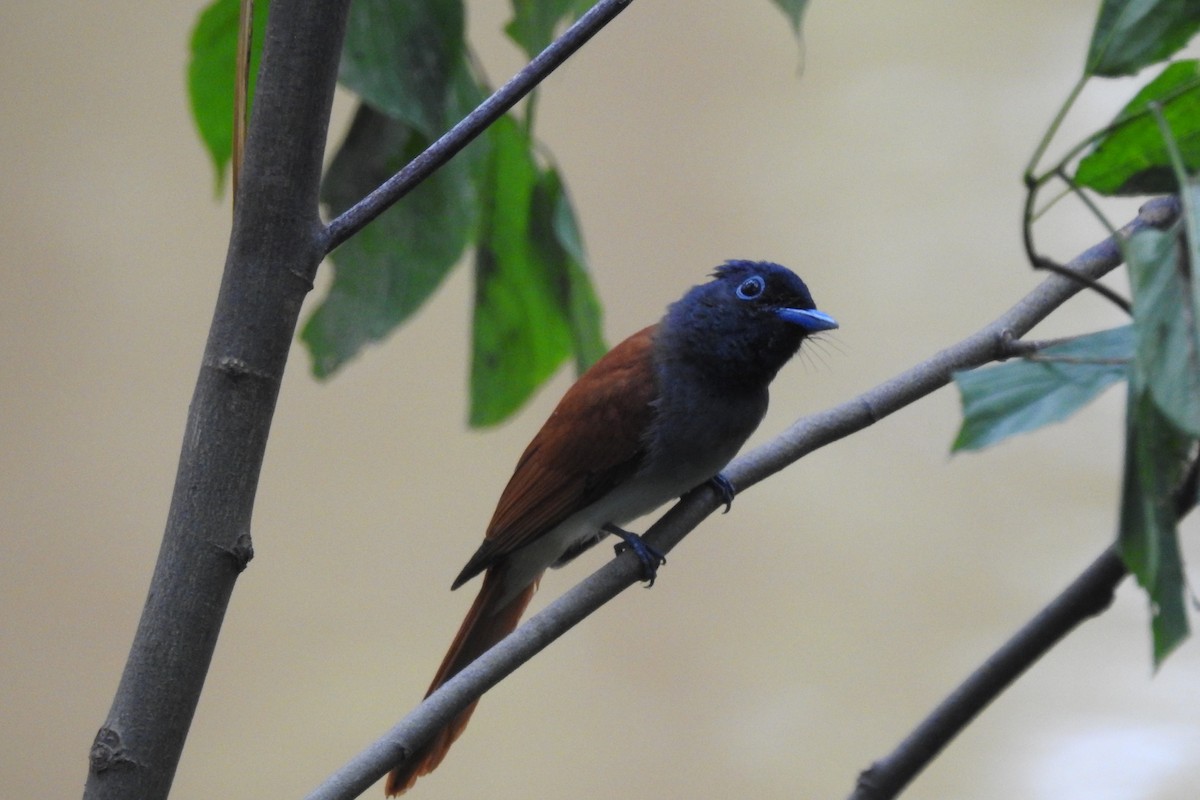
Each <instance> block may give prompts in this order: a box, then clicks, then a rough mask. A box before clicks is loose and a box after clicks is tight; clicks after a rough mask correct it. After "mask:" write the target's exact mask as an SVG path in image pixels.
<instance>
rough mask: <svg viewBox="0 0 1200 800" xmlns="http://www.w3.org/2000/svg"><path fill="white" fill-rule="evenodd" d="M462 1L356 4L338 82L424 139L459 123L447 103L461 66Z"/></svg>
mask: <svg viewBox="0 0 1200 800" xmlns="http://www.w3.org/2000/svg"><path fill="white" fill-rule="evenodd" d="M463 30H464V23H463V6H462V0H355V2H353V3H352V4H351V5H350V17H349V19H348V21H347V26H346V41H345V44H344V45H343V47H342V62H341V67H340V70H339V73H338V79H339V80H340V81H341V83H342V85H344V86H346V87H347V88H349V89H352V90H353V91H355V92H357V93H358V94H359V95H360V96H361V97H362V98H363V100H365V101H366V102H367V103H369V104H371V105H372V106H374V107H375V108H377V109H379V110H380V111H382V112H384V113H385V114H387V115H388V116H390V117H393V118H394V119H398V120H400V121H402V122H406V123H408V125H409V126H410V127H412V128H414V129H416V130H417V131H418V132H419V133H422V134H424V135H425V136H426V137H427V138H433V137H436V136H438V135H440V134H441V133H443V132H444V131H445V130H446V129H447V128H449V127H450V125H452V124H453V123H455V122H457V121H458V120H457V119H456V118H455V119H452V118H451V117H453V116H454V114H453V111H454V109H452V108H451V103H450V101H449V99H448V98H450V97H451V95H452V91H453V83H454V81H455V79H456V78H455V76H456V74H457V73H459V72H460V71H461V70H463V69H464V67H463V58H464V46H463Z"/></svg>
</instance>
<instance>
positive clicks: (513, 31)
mask: <svg viewBox="0 0 1200 800" xmlns="http://www.w3.org/2000/svg"><path fill="white" fill-rule="evenodd" d="M591 7H592V0H512V9H513V17H512V19H511V20H510V21H509V23H508V24H507V25H505V26H504V32H505V33H506V34H508V38H510V39H512V40H513V41H514V42H516V44H517V45H518V46H519V47H520V48H521V49H522V50H524V51H525V55H527V56H529V57H530V58H533V57H534V56H536V55H537V54H538V53H540V52H542V51H543V50H545V49H546V46H547V45H549V44H550V43H551V42H552V41H554V36H555V34H556V33H557V31H558V28H559V26H560V25H562V24H563V23H565V22H571V21H574V20H575V19H577V18H579V17H580V16H582V15H583V14H584V12H586V11H587V10H588V9H589V8H591Z"/></svg>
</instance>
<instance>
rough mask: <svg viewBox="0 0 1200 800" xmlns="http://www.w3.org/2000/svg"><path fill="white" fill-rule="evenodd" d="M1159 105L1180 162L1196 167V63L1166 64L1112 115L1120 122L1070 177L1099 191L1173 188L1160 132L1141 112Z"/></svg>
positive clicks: (1199, 99) (1199, 155) (1199, 131)
mask: <svg viewBox="0 0 1200 800" xmlns="http://www.w3.org/2000/svg"><path fill="white" fill-rule="evenodd" d="M1151 102H1158V103H1161V104H1162V108H1163V116H1164V117H1165V119H1166V121H1167V124H1168V125H1170V127H1171V132H1172V134H1173V135H1174V137H1175V140H1176V141H1177V142H1178V144H1179V149H1180V152H1181V154H1182V156H1183V160H1184V164H1185V166H1186V167H1187V168H1189V169H1193V170H1194V169H1197V168H1200V62H1197V61H1180V62H1177V63H1175V64H1171V65H1170V66H1168V67H1167V68H1166V69H1164V70H1163V71H1162V73H1161V74H1160V75H1159V76H1158V77H1157V78H1155V79H1154V80H1152V81H1151V82H1150V83H1149V84H1147V85H1146V86H1145V87H1144V88H1143V89H1142V90H1141V91H1140V92H1138V93H1137V95H1136V96H1135V97H1134V98H1133V100H1132V101H1130V103H1129V104H1128V105H1126V106H1125V108H1123V109H1122V110H1121V113H1120V114H1118V115H1117V118H1116V120H1115V121H1114V124H1116V123H1120V122H1122V121H1123V120H1130V121H1129V122H1124V124H1121V125H1120V126H1119V127H1116V128H1115V129H1114V130H1113V131H1112V132H1111V133H1110V134H1109V135H1108V136H1106V137H1105V138H1104V139H1102V140H1101V141H1100V142H1099V143H1098V144H1097V146H1096V148H1095V150H1093V151H1092V152H1091V153H1090V154H1089V155H1087V156H1086V157H1085V158H1084V159H1083V160H1081V161H1080V162H1079V166H1078V167H1077V168H1076V170H1075V181H1076V182H1077V183H1078V184H1080V185H1081V186H1087V187H1090V188H1092V189H1095V190H1096V191H1097V192H1100V193H1101V194H1152V193H1159V192H1174V191H1176V187H1177V186H1178V183H1177V181H1176V180H1175V175H1174V173H1173V172H1172V170H1171V160H1170V157H1169V155H1168V152H1167V147H1166V144H1165V143H1164V142H1163V136H1162V131H1161V130H1160V129H1159V126H1158V124H1157V123H1156V121H1155V120H1154V117H1153V116H1151V115H1150V114H1148V113H1146V109H1147V106H1148V104H1149V103H1151Z"/></svg>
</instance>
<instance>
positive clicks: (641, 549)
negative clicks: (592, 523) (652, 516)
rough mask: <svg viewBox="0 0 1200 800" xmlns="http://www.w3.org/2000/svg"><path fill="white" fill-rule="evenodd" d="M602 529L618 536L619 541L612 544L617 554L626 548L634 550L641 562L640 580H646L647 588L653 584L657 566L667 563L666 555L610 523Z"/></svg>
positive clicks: (635, 535)
mask: <svg viewBox="0 0 1200 800" xmlns="http://www.w3.org/2000/svg"><path fill="white" fill-rule="evenodd" d="M603 530H604V531H605V532H606V533H611V534H613V535H614V536H618V537H620V539H621V543H620V544H618V545H614V546H613V550H614V551H616V554H617V555H621V553H624V552H625V551H626V550H632V551H633V552H634V555H636V556H637V557H638V560H639V561H641V562H642V580H644V581H646V588H647V589H649V588H650V587H651V586H653V585H654V581H655V579H656V578H657V577H658V568H659V567H661V566H662V565H664V564H666V563H667V557H666V556H664V555H663V554H662V553H660V552H659V551H658V550H656V549H655V548H653V547H651V546H650V545H648V544H646V541H645V540H644V539H642V537H641V536H638V535H637V534H636V533H630V532H629V531H627V530H625V529H623V528H618V527H617V526H616V525H612V524H608V525H605V526H604V528H603Z"/></svg>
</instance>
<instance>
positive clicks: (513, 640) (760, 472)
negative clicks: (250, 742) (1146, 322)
mask: <svg viewBox="0 0 1200 800" xmlns="http://www.w3.org/2000/svg"><path fill="white" fill-rule="evenodd" d="M1178 216H1179V203H1178V201H1177V200H1175V199H1174V198H1158V199H1155V200H1151V201H1150V202H1148V203H1146V204H1145V205H1144V206H1143V207H1142V209H1141V210H1140V212H1139V214H1138V216H1137V217H1136V218H1135V219H1134V220H1133V221H1132V222H1130V223H1129V224H1128V225H1126V226H1125V227H1124V228H1122V229H1121V230H1120V231H1118V235H1117V236H1116V237H1110V238H1108V239H1105V240H1104V241H1102V242H1100V243H1099V244H1097V245H1095V246H1094V247H1092V248H1090V249H1089V250H1087V251H1085V252H1084V253H1082V254H1081V255H1079V256H1078V257H1076V258H1075V259H1074V260H1072V261H1071V262H1070V263H1069V264H1068V265H1067V266H1068V268H1070V269H1072V270H1075V271H1077V272H1078V273H1079V274H1081V275H1083V276H1086V277H1088V278H1090V279H1094V278H1098V277H1100V276H1102V275H1104V274H1105V273H1107V272H1109V271H1111V270H1112V269H1114V268H1116V267H1117V266H1119V265H1120V264H1121V263H1122V256H1121V244H1120V240H1122V239H1124V238H1127V237H1129V236H1131V235H1133V234H1134V233H1135V232H1137V231H1139V230H1145V229H1147V228H1163V227H1166V226H1168V225H1169V224H1171V223H1172V222H1173V221H1174V220H1175V219H1176V218H1178ZM1081 289H1082V284H1080V283H1079V282H1078V281H1077V280H1074V279H1072V278H1067V277H1063V276H1061V275H1057V274H1056V275H1052V276H1050V277H1049V278H1047V279H1046V280H1045V281H1043V282H1042V283H1041V284H1039V285H1038V286H1037V288H1035V289H1034V290H1033V291H1032V292H1030V293H1029V294H1028V295H1026V296H1025V298H1023V299H1022V300H1021V301H1020V302H1018V303H1017V304H1016V305H1015V306H1013V307H1012V308H1011V309H1010V310H1009V311H1008V312H1007V313H1005V314H1004V315H1003V316H1001V317H1000V318H998V319H997V320H995V321H994V322H992V323H991V324H990V325H988V326H987V327H985V328H983V329H982V330H980V331H978V332H977V333H975V334H973V335H972V336H970V337H968V338H966V339H964V340H962V341H961V342H959V343H958V344H956V345H954V346H952V347H949V348H947V349H945V350H943V351H941V352H940V353H938V354H936V355H935V356H933V357H932V358H930V359H928V360H927V361H924V362H922V363H921V364H918V365H917V366H915V367H913V368H912V369H909V370H908V371H906V372H904V373H901V374H900V375H898V376H896V377H895V378H892V379H891V380H889V381H887V382H885V383H883V384H880V385H879V386H877V387H875V388H874V389H871V390H870V391H868V392H866V393H864V394H862V395H860V396H859V397H857V398H854V399H853V400H850V401H849V402H847V403H843V404H841V405H839V406H836V407H834V408H832V409H829V410H828V411H824V412H821V413H818V414H814V415H811V416H809V417H805V418H803V419H801V420H799V421H798V422H796V423H795V424H794V425H792V426H791V427H790V428H789V429H788V430H787V431H785V432H784V433H783V434H782V435H781V436H779V437H778V438H776V439H774V440H773V441H771V442H768V443H767V444H765V445H763V446H761V447H759V448H757V449H755V450H753V451H751V452H749V453H747V454H746V455H745V456H742V457H741V458H738V459H737V460H735V461H734V462H733V463H732V464H730V465H729V467H728V468H727V469H726V470H725V475H726V477H727V478H729V480H730V481H731V482H732V483H733V484H734V485H735V486H736V487H738V488H739V491H741V490H745V489H746V488H748V487H750V486H752V485H753V484H755V483H757V482H758V481H760V480H762V479H764V478H766V477H768V476H769V475H772V474H774V473H776V472H778V471H780V470H782V469H783V468H784V467H786V466H788V465H790V464H792V463H793V462H795V461H798V460H799V459H800V458H802V457H803V456H805V455H807V454H808V453H810V452H812V451H813V450H816V449H817V448H819V447H823V446H824V445H827V444H830V443H832V442H835V441H837V440H838V439H841V438H842V437H844V436H848V435H850V434H852V433H855V432H856V431H859V430H862V429H863V428H866V427H867V426H869V425H871V424H873V423H875V422H877V421H879V420H880V419H882V418H884V417H885V416H887V415H888V414H891V413H892V412H894V411H897V410H899V409H900V408H903V407H904V406H906V405H908V404H910V403H912V402H914V401H916V400H919V399H920V398H922V397H924V396H925V395H928V394H930V393H932V392H933V391H935V390H937V389H939V388H941V387H942V386H945V385H946V384H947V383H948V382H949V381H950V380H951V375H952V374H953V373H954V372H956V371H959V370H965V369H971V368H973V367H977V366H979V365H981V364H984V363H987V362H988V361H991V360H994V359H996V358H1000V357H1004V356H1005V355H1006V354H1008V352H1009V351H1008V344H1007V343H1008V342H1010V341H1011V339H1012V338H1014V337H1020V336H1023V335H1024V334H1025V333H1027V332H1028V331H1029V330H1030V329H1031V328H1033V326H1034V325H1036V324H1037V323H1038V322H1040V321H1041V320H1043V319H1045V317H1046V316H1048V315H1049V314H1050V313H1051V312H1052V311H1053V310H1054V309H1056V308H1057V307H1058V306H1060V305H1062V304H1063V303H1064V302H1066V301H1067V300H1068V299H1069V298H1071V297H1072V296H1073V295H1075V294H1076V293H1077V292H1079V291H1080V290H1081ZM721 505H722V500H721V498H720V497H719V495H718V492H716V491H715V490H713V489H711V488H709V487H708V486H704V487H700V488H698V489H696V490H695V491H693V492H691V493H690V494H688V495H687V496H686V497H684V498H683V499H682V500H681V501H680V502H679V503H677V504H676V505H675V506H674V507H673V508H671V509H670V510H669V511H668V512H667V513H666V514H665V515H663V517H662V518H661V519H660V520H659V521H658V522H656V523H655V524H654V525H653V526H652V527H651V528H650V530H649V531H647V533H646V540H647V542H648V543H650V544H651V545H653V546H654V547H655V548H657V549H658V550H660V551H662V552H664V553H665V552H667V551H669V550H670V549H672V548H673V547H674V546H675V545H676V544H678V543H679V542H680V541H681V540H682V539H683V538H684V537H685V536H686V535H687V534H688V533H689V532H690V531H691V530H692V529H694V528H695V527H696V526H697V525H698V524H699V523H700V522H702V521H703V520H704V519H705V518H706V517H707V516H708V515H709V514H711V513H713V511H715V510H716V509H717V508H720V507H721ZM1101 561H1102V562H1105V563H1107V562H1106V560H1105V559H1102V560H1101ZM1098 564H1101V562H1098ZM1092 569H1094V570H1097V571H1100V572H1101V573H1103V574H1105V575H1107V574H1108V573H1107V572H1105V571H1104V567H1103V565H1102V564H1101V565H1100V566H1095V567H1093V568H1092ZM1091 571H1092V570H1089V572H1091ZM640 575H641V565H640V563H639V562H638V559H637V557H636V556H635V555H634V554H632V553H626V554H624V555H622V556H620V557H618V558H615V559H613V560H612V561H610V562H608V563H607V564H605V565H604V566H603V567H601V568H600V569H598V570H597V571H596V572H594V573H593V574H592V575H590V576H589V577H588V578H586V579H585V580H583V581H582V582H581V583H579V584H577V585H576V586H574V587H573V588H571V589H570V590H568V591H567V592H566V593H565V594H563V596H562V597H560V598H558V599H557V600H555V601H554V602H553V603H551V604H550V605H549V606H547V607H546V608H545V609H543V610H542V611H541V612H539V613H538V614H536V615H534V616H533V617H531V618H530V619H528V620H527V621H526V622H525V623H524V624H522V625H521V627H520V628H518V629H517V630H516V631H515V632H513V633H512V634H511V635H510V636H508V637H507V638H506V639H504V640H503V641H502V642H500V644H498V645H496V646H495V647H493V648H492V649H491V650H489V651H488V652H487V653H485V654H484V655H482V656H481V657H480V658H478V659H477V660H476V661H475V662H474V663H472V664H471V665H470V666H469V667H467V668H466V669H464V670H463V671H462V672H460V673H459V674H457V675H456V676H454V677H453V678H451V679H450V680H449V681H447V682H446V683H445V684H444V685H442V687H441V688H439V689H438V690H437V691H436V692H434V693H433V694H431V695H430V696H429V697H428V698H426V699H425V701H424V702H422V703H421V704H420V705H419V706H417V708H415V709H414V710H413V711H412V712H410V713H409V714H408V715H407V716H406V717H405V718H404V719H402V720H401V721H400V722H399V723H398V724H397V725H396V726H395V727H393V728H392V729H391V730H390V731H388V732H387V733H386V734H385V735H384V736H383V737H381V738H380V739H378V740H377V741H376V742H375V743H373V744H372V745H370V746H369V747H368V748H367V749H365V750H363V751H362V752H361V753H359V754H358V755H356V756H355V757H354V758H353V759H352V760H351V761H349V762H348V763H347V764H345V765H344V766H343V767H342V768H341V769H339V770H338V771H337V772H336V773H334V774H333V775H332V776H330V777H329V778H328V779H327V780H326V781H325V782H324V783H322V784H321V785H320V786H319V787H317V789H316V790H314V791H313V792H312V794H310V795H308V800H347V798H352V797H356V796H358V795H359V794H360V793H362V792H363V791H364V790H366V788H367V787H369V786H370V785H371V784H372V783H374V782H375V781H376V780H378V779H379V778H381V777H382V776H383V775H384V773H386V772H387V771H388V770H390V769H391V768H392V767H393V766H395V765H396V764H398V763H400V762H401V761H403V760H404V758H405V757H406V754H408V753H412V752H414V751H415V750H416V749H417V748H419V747H420V746H421V745H422V744H423V743H424V742H425V741H427V740H428V739H429V737H430V736H432V735H433V733H434V732H435V731H437V730H438V729H439V728H441V727H442V726H443V725H445V723H446V722H447V721H448V720H449V719H450V718H451V717H453V716H454V715H455V714H457V713H458V712H459V711H461V710H462V709H464V708H466V706H467V705H469V704H470V703H471V702H473V701H474V700H476V699H477V698H479V697H480V696H481V695H482V694H483V693H484V692H486V691H487V690H488V689H490V688H491V687H492V686H494V685H496V684H497V683H499V682H500V681H501V680H503V678H504V677H505V676H507V675H508V674H509V673H511V672H513V671H514V670H516V669H517V668H518V667H520V666H521V664H523V663H525V662H526V661H528V660H529V659H530V658H532V657H533V656H534V655H536V654H537V653H538V652H539V651H540V650H542V649H543V648H545V647H546V646H548V645H549V644H550V643H551V642H553V641H554V640H555V639H557V638H558V637H560V636H562V635H563V634H564V633H566V632H567V631H568V630H570V629H571V628H572V627H574V626H575V625H576V624H577V623H578V622H580V621H581V620H583V619H584V618H586V617H587V616H588V615H590V614H591V613H592V612H593V611H595V610H596V609H598V608H599V607H600V606H602V605H604V604H605V603H607V602H608V601H609V600H611V599H612V598H613V597H616V596H617V595H618V594H620V593H621V592H622V591H623V590H624V589H626V588H628V587H629V586H631V585H633V584H634V583H637V582H638V580H639V577H640ZM1075 608H1078V607H1075ZM1083 610H1085V611H1087V612H1088V613H1094V611H1095V607H1094V605H1092V606H1084V607H1083ZM1044 616H1046V615H1045V614H1043V615H1039V617H1038V618H1036V619H1035V620H1034V622H1033V623H1031V626H1033V627H1034V628H1035V629H1040V627H1041V626H1042V625H1044V624H1046V623H1045V622H1041V621H1040V620H1042V619H1043V617H1044ZM1083 616H1086V614H1084V615H1083ZM1080 618H1081V619H1082V618H1083V617H1082V616H1081V617H1080ZM1041 635H1045V634H1041ZM1002 688H1003V686H1000V687H997V688H995V691H999V689H1002ZM993 696H994V695H993Z"/></svg>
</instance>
